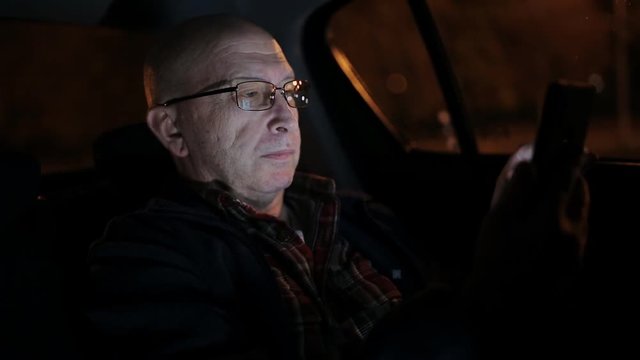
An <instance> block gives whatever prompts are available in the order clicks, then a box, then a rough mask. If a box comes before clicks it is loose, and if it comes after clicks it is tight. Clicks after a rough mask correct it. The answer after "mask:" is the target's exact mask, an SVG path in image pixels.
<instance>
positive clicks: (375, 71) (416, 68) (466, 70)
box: [329, 0, 640, 159]
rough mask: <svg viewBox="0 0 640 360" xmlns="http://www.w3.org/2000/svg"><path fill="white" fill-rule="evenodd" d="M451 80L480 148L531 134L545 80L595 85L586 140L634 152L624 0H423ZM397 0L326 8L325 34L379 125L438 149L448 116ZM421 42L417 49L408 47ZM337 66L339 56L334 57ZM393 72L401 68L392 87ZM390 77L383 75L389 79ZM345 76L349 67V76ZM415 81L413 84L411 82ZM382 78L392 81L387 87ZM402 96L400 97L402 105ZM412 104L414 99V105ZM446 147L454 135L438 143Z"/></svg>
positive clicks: (637, 52)
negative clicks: (399, 82) (400, 86)
mask: <svg viewBox="0 0 640 360" xmlns="http://www.w3.org/2000/svg"><path fill="white" fill-rule="evenodd" d="M428 4H429V6H430V7H431V10H432V12H433V14H434V17H435V19H436V23H437V25H438V27H439V29H440V32H441V35H442V38H443V42H444V44H445V47H446V49H447V52H448V54H449V57H450V59H451V61H452V65H453V67H454V71H455V72H456V76H457V78H458V80H459V82H460V87H461V90H462V94H463V96H464V102H465V103H466V105H467V107H468V113H469V115H470V121H471V125H472V127H473V128H474V131H475V133H476V137H477V142H478V147H479V150H480V152H482V153H510V152H512V151H514V150H515V149H516V148H517V147H518V146H519V145H521V144H524V143H527V142H531V141H532V140H533V137H534V134H535V130H536V128H537V121H538V119H539V116H540V110H541V106H542V100H543V98H544V91H545V89H546V87H547V84H548V83H549V82H550V81H552V80H555V79H559V78H565V79H569V80H574V81H585V82H591V83H592V84H594V85H595V86H596V88H597V89H598V96H597V99H596V102H595V104H594V108H593V116H592V119H591V121H592V122H591V126H590V129H589V135H588V139H587V146H588V147H589V148H590V149H591V150H592V151H593V152H594V153H596V154H597V155H600V156H602V157H614V158H626V159H633V158H636V159H637V158H640V136H639V135H640V134H639V133H638V132H639V131H640V121H639V120H638V115H639V112H640V103H638V102H635V101H633V99H635V98H638V96H639V95H640V94H639V91H640V81H638V80H639V79H638V70H636V64H640V61H639V60H640V59H638V56H640V41H639V40H640V37H638V36H637V35H638V32H639V31H640V23H639V22H637V21H633V20H634V19H636V18H637V17H638V9H637V8H638V7H637V5H636V4H635V2H633V1H628V0H627V1H622V0H612V1H600V0H565V1H555V0H497V1H491V2H486V1H473V0H457V1H451V0H429V1H428ZM416 31H417V30H416V27H415V24H414V20H413V17H412V16H411V14H410V12H409V10H408V6H407V5H406V2H405V1H399V2H396V1H385V0H373V1H370V0H369V1H361V0H356V1H354V2H353V3H351V4H349V5H348V6H346V7H345V8H343V9H342V10H340V11H339V12H338V13H336V14H335V16H334V18H333V21H332V24H331V29H330V31H329V40H330V41H331V44H332V46H334V47H335V48H336V49H337V50H338V51H336V50H334V53H337V52H338V53H341V54H344V56H345V57H346V58H347V60H348V63H349V64H350V65H351V66H352V67H353V69H354V70H353V72H354V73H356V74H357V77H353V78H354V79H357V80H359V81H361V83H362V84H361V85H359V86H361V87H362V88H364V89H366V90H367V94H369V95H370V96H371V99H372V100H371V101H370V104H374V105H373V106H377V107H379V109H380V111H379V113H380V114H381V119H382V120H383V121H385V122H389V123H390V124H392V125H389V126H388V127H390V128H393V129H395V130H396V131H399V132H401V133H402V136H400V137H399V138H400V139H402V138H409V139H410V143H411V144H412V145H413V147H416V148H420V149H424V150H438V149H443V146H442V144H447V143H448V144H452V143H453V141H451V140H448V141H447V140H445V141H443V140H435V139H436V138H438V137H440V138H441V139H446V136H447V134H448V132H449V131H450V130H448V129H447V128H446V124H447V121H446V120H447V116H446V112H445V111H444V110H445V107H444V104H443V102H442V96H441V95H440V94H439V93H438V91H437V90H436V89H435V88H437V86H436V82H435V77H434V76H432V75H429V73H428V71H430V70H426V69H424V68H420V67H426V66H428V60H425V59H424V58H425V57H426V58H428V56H426V55H425V53H422V51H424V50H421V49H423V47H424V45H423V44H422V42H421V39H420V37H419V36H418V34H417V32H416ZM419 49H420V50H419ZM343 68H344V67H343ZM392 74H402V75H403V76H404V78H405V79H407V82H406V84H407V86H406V89H407V91H405V92H403V93H397V92H396V93H394V92H392V91H391V90H390V87H389V84H390V83H391V84H394V82H393V79H394V77H393V76H392ZM390 79H391V80H390ZM352 80H353V79H352ZM416 84H420V85H419V86H416ZM391 88H392V87H391ZM408 108H410V109H408ZM418 108H419V109H418ZM444 148H446V149H455V147H452V146H451V145H449V146H444Z"/></svg>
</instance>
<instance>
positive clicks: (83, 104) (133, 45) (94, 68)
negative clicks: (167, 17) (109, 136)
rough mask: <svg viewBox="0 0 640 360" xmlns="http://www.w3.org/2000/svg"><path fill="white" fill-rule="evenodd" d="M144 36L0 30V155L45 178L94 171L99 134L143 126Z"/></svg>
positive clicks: (27, 25)
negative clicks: (36, 165) (29, 160)
mask: <svg viewBox="0 0 640 360" xmlns="http://www.w3.org/2000/svg"><path fill="white" fill-rule="evenodd" d="M149 40H150V39H149V37H148V36H147V35H143V34H135V33H126V32H122V31H119V30H115V29H110V28H100V27H87V26H71V25H60V24H48V23H33V22H22V21H2V22H0V43H2V46H3V51H2V56H0V78H1V79H2V82H0V147H6V148H9V149H13V150H18V151H24V152H28V153H31V154H33V155H35V156H36V157H37V158H38V159H39V160H40V161H41V164H42V169H43V172H45V173H51V172H58V171H68V170H78V169H82V168H87V167H90V166H92V154H91V145H92V142H93V141H94V140H95V138H96V137H97V136H98V135H99V134H100V133H102V132H104V131H106V130H108V129H111V128H115V127H118V126H122V125H124V124H128V123H134V122H141V121H144V117H145V112H146V106H145V100H144V91H143V88H142V62H143V59H144V53H145V51H146V49H147V47H148V46H147V44H148V43H149Z"/></svg>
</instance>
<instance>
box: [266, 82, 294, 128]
mask: <svg viewBox="0 0 640 360" xmlns="http://www.w3.org/2000/svg"><path fill="white" fill-rule="evenodd" d="M274 96H275V98H274V99H273V101H274V103H273V107H271V109H269V113H270V115H271V118H270V119H269V123H268V126H269V131H270V132H271V133H273V134H278V133H287V132H289V131H292V130H295V129H296V128H297V127H298V109H296V108H293V107H290V106H289V105H288V104H287V100H286V99H285V97H284V93H283V91H282V90H280V89H277V90H276V93H275V94H274Z"/></svg>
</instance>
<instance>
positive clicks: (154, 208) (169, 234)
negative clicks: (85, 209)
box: [89, 198, 249, 267]
mask: <svg viewBox="0 0 640 360" xmlns="http://www.w3.org/2000/svg"><path fill="white" fill-rule="evenodd" d="M245 236H246V234H245V233H244V232H243V231H242V230H241V229H240V228H238V227H237V226H234V225H233V224H231V223H229V222H227V221H225V220H224V219H223V218H222V217H221V216H220V215H219V214H217V213H216V212H215V211H213V210H212V209H209V208H206V207H198V206H196V207H193V206H188V205H185V204H181V203H177V202H173V201H170V200H167V199H159V198H158V199H152V200H151V201H150V202H149V203H148V205H147V206H146V207H145V208H143V209H140V210H138V211H135V212H131V213H128V214H125V215H122V216H118V217H116V218H114V219H112V220H111V221H110V222H109V224H108V225H107V227H106V229H105V231H104V233H103V235H102V237H101V238H100V239H99V240H98V241H96V242H95V243H94V244H92V246H91V248H90V251H89V261H90V262H91V263H94V262H100V261H101V260H100V259H102V260H104V259H106V258H109V259H112V260H115V259H118V260H124V259H128V260H125V261H133V259H138V260H142V261H161V262H165V263H166V262H170V263H173V264H178V263H191V264H192V265H193V264H198V263H200V264H201V265H202V266H205V267H207V265H206V264H207V260H206V259H207V258H211V257H214V258H219V259H230V258H235V257H236V256H237V255H238V254H240V253H248V252H249V249H246V248H244V247H243V246H242V244H243V243H245V242H243V241H242V240H243V238H244V237H245ZM232 255H233V256H232Z"/></svg>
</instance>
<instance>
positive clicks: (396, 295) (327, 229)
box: [202, 174, 402, 359]
mask: <svg viewBox="0 0 640 360" xmlns="http://www.w3.org/2000/svg"><path fill="white" fill-rule="evenodd" d="M202 194H203V196H204V197H205V199H207V200H208V201H209V202H210V203H211V204H212V205H214V206H215V207H216V208H217V209H219V210H221V211H222V212H223V213H224V214H226V216H229V217H230V218H232V219H234V221H238V222H239V223H240V224H242V226H243V227H244V228H245V230H246V231H247V232H248V233H250V234H252V235H253V236H254V237H255V238H257V239H260V240H261V242H262V244H261V245H262V247H263V248H264V249H265V252H264V256H265V258H266V260H267V262H268V264H269V265H270V267H271V270H272V271H273V274H274V276H275V279H276V281H277V283H278V285H279V287H280V291H281V294H282V297H283V299H284V300H285V302H286V304H287V305H288V307H289V309H290V311H291V314H292V315H293V319H292V324H293V326H294V329H295V331H296V333H297V335H298V340H299V341H298V344H297V347H298V352H299V353H300V355H301V356H302V357H303V358H306V359H313V358H318V359H326V358H334V357H338V356H339V355H338V354H339V353H340V351H341V348H342V347H343V346H345V345H348V344H354V343H359V342H361V341H362V340H363V339H364V338H365V337H366V336H367V334H368V333H369V331H370V330H371V328H372V327H373V325H374V324H375V323H376V322H377V320H379V319H380V318H381V317H382V316H384V314H386V313H387V312H388V311H389V310H390V309H391V307H392V306H394V305H396V304H398V303H399V302H400V301H401V298H402V297H401V294H400V292H399V291H398V289H397V288H396V286H395V285H394V284H393V283H392V282H391V281H390V280H389V279H388V278H386V277H385V276H383V275H381V274H379V273H378V272H377V271H376V270H375V269H374V268H373V267H372V265H371V262H370V261H368V260H367V259H365V258H364V257H363V256H362V255H360V254H359V253H358V252H356V251H355V250H353V248H352V247H351V246H350V245H349V243H348V241H347V240H348V239H342V238H340V237H336V228H337V222H338V212H339V202H338V198H337V196H336V195H335V184H334V182H333V181H332V180H330V179H326V178H322V177H318V176H313V175H306V174H297V175H296V177H295V179H294V183H293V184H292V186H291V187H290V188H289V189H288V190H287V192H286V194H285V198H286V200H285V202H286V203H290V202H293V203H295V202H296V201H297V202H299V203H307V204H308V205H310V208H311V210H312V211H310V212H309V214H310V215H311V216H310V219H308V221H311V222H312V224H310V225H311V228H312V229H314V231H312V233H311V234H307V235H306V236H305V238H304V239H303V237H302V236H301V234H300V233H299V232H296V230H295V229H293V228H291V227H290V226H289V225H288V224H287V223H285V222H283V221H281V220H279V219H277V218H275V217H272V216H269V215H266V214H260V213H257V212H256V211H255V209H253V208H252V207H251V206H249V205H248V204H246V203H243V202H242V201H240V200H238V199H237V198H234V197H233V196H231V195H230V194H229V193H227V192H224V191H221V190H219V189H207V190H205V191H204V192H202ZM307 208H309V206H307Z"/></svg>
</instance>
